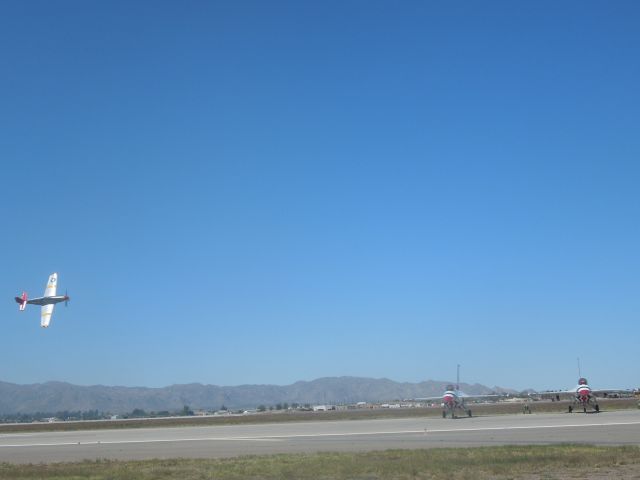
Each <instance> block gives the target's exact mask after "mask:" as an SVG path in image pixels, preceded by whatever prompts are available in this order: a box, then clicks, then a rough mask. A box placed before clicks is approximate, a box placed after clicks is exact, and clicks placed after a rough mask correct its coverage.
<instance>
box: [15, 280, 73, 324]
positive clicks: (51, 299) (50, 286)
mask: <svg viewBox="0 0 640 480" xmlns="http://www.w3.org/2000/svg"><path fill="white" fill-rule="evenodd" d="M57 287H58V274H57V273H52V274H51V275H49V281H48V282H47V287H46V288H45V290H44V296H42V297H37V298H32V299H31V300H29V299H28V298H27V292H22V295H21V296H19V297H15V299H16V302H17V303H18V304H19V307H18V308H19V310H20V311H23V310H24V309H25V308H27V304H31V305H40V306H41V307H42V308H41V309H40V326H41V327H42V328H47V327H48V326H49V322H51V316H52V315H53V307H54V306H55V304H56V303H60V302H64V304H65V306H66V305H67V304H68V303H69V296H68V295H67V294H66V293H65V294H64V295H56V289H57Z"/></svg>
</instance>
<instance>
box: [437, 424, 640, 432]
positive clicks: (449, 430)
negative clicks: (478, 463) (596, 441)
mask: <svg viewBox="0 0 640 480" xmlns="http://www.w3.org/2000/svg"><path fill="white" fill-rule="evenodd" d="M623 425H640V422H611V423H574V424H567V425H525V426H509V427H478V428H446V429H436V430H429V429H425V432H426V433H451V432H482V431H490V430H492V431H494V430H534V429H536V428H577V427H619V426H623Z"/></svg>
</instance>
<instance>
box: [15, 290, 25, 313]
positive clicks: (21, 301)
mask: <svg viewBox="0 0 640 480" xmlns="http://www.w3.org/2000/svg"><path fill="white" fill-rule="evenodd" d="M16 302H17V303H18V304H19V305H18V309H19V310H20V311H23V310H24V309H25V308H27V292H22V296H20V297H16Z"/></svg>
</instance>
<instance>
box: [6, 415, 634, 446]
mask: <svg viewBox="0 0 640 480" xmlns="http://www.w3.org/2000/svg"><path fill="white" fill-rule="evenodd" d="M630 425H640V421H636V422H610V423H577V424H567V425H528V426H505V427H477V428H447V429H434V430H430V429H428V428H424V429H422V430H394V431H377V432H346V433H303V434H287V435H264V436H256V435H253V436H247V437H198V438H173V439H167V438H165V439H150V440H106V441H98V440H94V441H90V442H59V443H53V442H52V443H23V444H5V445H0V448H23V447H56V446H72V445H76V446H79V445H84V446H86V445H120V444H140V443H179V442H213V441H225V442H226V441H267V442H268V441H280V440H283V439H287V438H319V437H354V436H365V435H409V434H431V433H457V432H462V433H464V432H483V431H504V430H535V429H551V428H582V427H614V426H630Z"/></svg>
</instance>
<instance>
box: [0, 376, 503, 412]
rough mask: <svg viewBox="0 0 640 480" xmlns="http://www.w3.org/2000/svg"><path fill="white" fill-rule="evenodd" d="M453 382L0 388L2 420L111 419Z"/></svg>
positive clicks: (395, 392) (479, 388)
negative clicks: (85, 415) (68, 414)
mask: <svg viewBox="0 0 640 480" xmlns="http://www.w3.org/2000/svg"><path fill="white" fill-rule="evenodd" d="M448 383H451V382H443V381H436V380H427V381H424V382H420V383H406V382H404V383H399V382H394V381H392V380H389V379H386V378H381V379H373V378H362V377H326V378H319V379H316V380H313V381H299V382H296V383H293V384H291V385H284V386H279V385H239V386H231V387H223V386H217V385H203V384H200V383H191V384H184V385H171V386H168V387H163V388H147V387H119V386H103V385H92V386H80V385H73V384H70V383H65V382H46V383H36V384H31V385H17V384H13V383H7V382H0V415H10V414H17V413H18V414H19V413H34V412H59V411H64V410H68V411H78V410H80V411H88V410H98V411H100V412H109V413H112V414H121V413H127V412H131V411H133V410H134V409H143V410H145V411H147V412H154V411H155V412H158V411H178V410H181V409H182V408H183V407H184V406H185V405H188V406H189V407H190V408H191V409H194V410H198V409H204V410H217V409H220V408H221V407H222V406H223V405H224V406H225V407H227V408H230V409H244V408H256V407H257V406H259V405H265V406H267V407H268V406H271V405H277V404H278V403H285V402H286V403H289V404H293V403H298V404H301V405H304V404H312V405H313V404H341V403H355V402H390V401H393V400H402V399H410V398H421V397H432V396H438V395H441V394H442V393H443V391H444V390H445V388H446V385H447V384H448ZM460 388H461V389H462V390H463V391H464V392H466V393H468V394H471V395H481V394H487V393H491V392H501V393H515V391H514V390H510V389H505V388H501V387H493V388H489V387H486V386H484V385H480V384H473V385H469V384H465V383H463V384H460Z"/></svg>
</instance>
